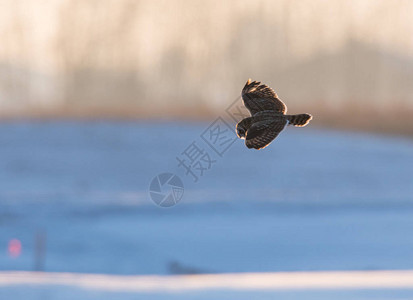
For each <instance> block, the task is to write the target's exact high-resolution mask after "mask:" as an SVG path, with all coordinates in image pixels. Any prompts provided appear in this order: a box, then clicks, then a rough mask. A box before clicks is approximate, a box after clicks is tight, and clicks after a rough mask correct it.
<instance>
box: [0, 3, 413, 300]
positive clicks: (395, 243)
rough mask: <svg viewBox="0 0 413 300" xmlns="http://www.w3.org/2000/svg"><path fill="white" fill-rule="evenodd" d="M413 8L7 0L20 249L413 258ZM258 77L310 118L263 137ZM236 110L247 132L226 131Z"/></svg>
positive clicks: (98, 255)
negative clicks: (154, 188)
mask: <svg viewBox="0 0 413 300" xmlns="http://www.w3.org/2000/svg"><path fill="white" fill-rule="evenodd" d="M412 14H413V2H412V1H408V0H396V1H385V0H374V1H373V0H361V1H356V0H354V1H353V0H351V1H348V0H334V1H327V0H312V1H288V0H276V1H275V0H274V1H265V0H262V1H244V0H240V1H232V0H231V1H224V2H222V1H215V0H209V1H183V0H173V1H140V0H104V1H95V0H82V1H80V0H44V1H36V0H20V1H12V0H1V1H0V36H1V45H0V118H1V119H0V120H1V122H0V247H1V248H2V250H1V251H0V269H1V270H2V271H10V270H15V271H46V272H74V273H104V274H120V275H126V274H129V275H132V274H133V275H139V274H140V275H145V274H157V275H177V274H204V273H218V274H221V273H233V272H241V273H243V272H277V271H326V270H343V271H348V270H359V271H360V270H389V269H398V270H406V269H413V235H412V233H413V196H412V195H413V151H412V150H413V141H412V139H411V137H412V134H413V117H412V116H413V20H412ZM248 78H252V79H253V80H258V81H262V82H264V83H266V84H268V85H269V86H271V87H273V88H274V89H275V91H276V92H277V94H278V95H279V96H280V98H281V99H282V100H283V101H284V102H285V103H286V104H287V106H288V109H289V112H290V113H303V112H308V113H311V114H312V115H313V117H314V119H313V120H312V121H311V123H310V125H309V126H307V127H306V128H287V129H286V130H285V131H284V132H283V133H282V134H281V135H280V137H279V138H277V140H276V141H275V142H273V143H272V144H271V145H270V146H269V147H267V148H266V149H264V150H261V151H251V150H249V149H247V148H246V147H245V145H244V144H243V141H242V140H238V139H237V138H236V137H235V138H234V133H233V132H232V130H233V128H234V127H233V126H234V125H235V122H236V120H235V119H234V118H231V117H232V116H233V114H231V113H230V110H232V111H234V110H233V109H234V107H241V106H242V103H241V100H240V98H239V96H240V92H241V89H242V87H243V86H244V84H245V82H246V80H247V79H248ZM218 117H219V119H217V118H218ZM217 125H220V126H221V129H222V128H224V129H225V130H227V133H229V132H232V136H231V134H230V135H229V137H228V138H229V139H230V142H229V143H228V144H227V145H229V146H228V147H226V146H225V147H224V148H221V149H217V148H216V147H215V148H214V146H216V145H215V144H214V143H213V145H211V141H210V142H209V143H208V141H207V140H206V137H207V136H208V133H209V132H211V130H214V128H215V129H216V126H217ZM214 126H215V127H214ZM210 137H211V136H210ZM193 143H195V145H197V146H198V147H199V148H200V149H202V151H203V152H202V153H206V154H208V157H209V158H210V161H209V165H208V166H207V168H206V169H205V170H204V171H202V172H201V171H200V170H199V169H196V168H193V169H192V170H193V172H195V173H196V175H197V176H196V177H197V180H194V176H193V174H192V173H191V172H189V171H188V169H186V168H185V167H184V166H183V165H182V164H179V159H182V158H183V157H185V155H186V152H187V150H188V148H189V147H190V146H191V145H194V144H193ZM217 150H218V151H217ZM187 158H188V157H187ZM204 162H205V160H204ZM164 172H171V173H173V174H177V176H178V177H179V178H180V179H181V180H182V182H183V185H184V196H183V198H182V200H181V201H180V203H179V204H178V205H176V206H173V207H170V208H161V207H159V206H157V205H156V204H155V203H153V202H152V200H151V194H150V193H149V186H150V184H151V181H152V179H153V178H154V177H155V176H157V175H158V174H160V173H164ZM165 193H167V192H165ZM0 281H1V280H0ZM3 285H4V284H3ZM15 292H16V290H15V288H14V287H5V288H2V289H0V294H2V293H3V295H5V296H8V295H11V294H13V293H15ZM32 292H33V291H32ZM44 293H46V292H45V291H44V290H42V291H41V293H40V294H39V295H40V296H39V297H40V298H43V297H44V295H45V294H44ZM412 294H413V292H412ZM55 296H56V294H50V295H49V297H51V298H56V297H55ZM118 296H119V295H118ZM319 296H320V295H318V296H317V299H320V298H319ZM330 296H331V295H329V297H330ZM300 297H301V296H300ZM40 298H39V299H40ZM145 299H146V298H145ZM301 299H302V298H301Z"/></svg>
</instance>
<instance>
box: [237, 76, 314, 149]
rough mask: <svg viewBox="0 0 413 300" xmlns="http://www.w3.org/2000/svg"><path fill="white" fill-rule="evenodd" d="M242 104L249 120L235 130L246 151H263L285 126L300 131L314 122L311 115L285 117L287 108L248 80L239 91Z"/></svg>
mask: <svg viewBox="0 0 413 300" xmlns="http://www.w3.org/2000/svg"><path fill="white" fill-rule="evenodd" d="M242 100H243V101H244V105H245V107H246V108H247V109H248V110H249V112H250V113H251V117H248V118H245V119H243V120H242V121H240V122H239V123H238V124H237V126H236V130H237V135H238V137H239V138H240V139H245V145H246V146H247V147H248V148H254V149H258V150H259V149H262V148H265V147H267V146H268V145H269V144H270V143H271V142H272V140H274V139H275V138H276V137H277V135H278V134H279V133H280V132H281V131H282V130H283V129H284V127H285V126H286V125H290V124H291V125H294V126H297V127H303V126H305V125H307V124H308V123H309V122H310V120H311V119H312V118H313V117H312V116H311V115H310V114H299V115H286V112H287V106H286V105H285V104H284V103H283V102H282V101H281V100H280V99H279V98H278V96H277V94H276V93H275V92H274V90H273V89H272V88H270V87H269V86H267V85H265V84H261V82H257V81H251V79H248V81H247V83H246V84H245V86H244V88H243V89H242Z"/></svg>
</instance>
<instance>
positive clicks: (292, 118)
mask: <svg viewBox="0 0 413 300" xmlns="http://www.w3.org/2000/svg"><path fill="white" fill-rule="evenodd" d="M312 118H313V116H312V115H310V114H299V115H287V120H288V124H291V125H294V126H297V127H303V126H305V125H307V124H308V123H309V122H310V120H311V119H312Z"/></svg>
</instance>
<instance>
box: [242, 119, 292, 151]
mask: <svg viewBox="0 0 413 300" xmlns="http://www.w3.org/2000/svg"><path fill="white" fill-rule="evenodd" d="M285 124H286V123H285V122H268V121H260V122H256V123H254V124H252V126H251V127H250V128H249V129H248V131H247V136H246V138H245V145H246V146H247V147H248V148H254V149H262V148H265V147H267V146H268V145H269V144H270V143H271V142H272V141H273V140H274V139H275V138H276V137H277V136H278V134H279V133H280V132H281V131H282V130H283V129H284V127H285Z"/></svg>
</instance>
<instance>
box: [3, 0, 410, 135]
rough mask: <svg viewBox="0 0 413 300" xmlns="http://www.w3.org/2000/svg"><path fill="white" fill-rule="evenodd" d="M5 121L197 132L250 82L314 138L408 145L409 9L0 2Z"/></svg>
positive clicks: (106, 0)
mask: <svg viewBox="0 0 413 300" xmlns="http://www.w3.org/2000/svg"><path fill="white" fill-rule="evenodd" d="M0 8H1V9H0V36H1V37H2V42H1V46H0V115H1V116H2V118H3V119H9V118H16V117H17V118H27V117H30V118H32V117H38V118H45V117H48V118H61V117H70V118H76V117H78V118H168V119H174V118H177V119H182V118H189V119H200V118H204V119H205V118H211V117H214V116H216V115H218V114H221V113H222V112H223V111H224V110H225V108H226V107H227V106H228V105H229V104H230V103H231V102H232V101H233V100H234V98H236V97H237V96H238V95H239V93H240V90H241V88H242V86H243V84H244V83H245V81H246V80H247V79H248V78H250V77H251V78H253V79H256V80H260V81H263V82H265V83H267V84H269V85H271V86H272V87H273V88H274V89H275V90H276V91H277V93H278V94H279V95H280V97H281V98H282V99H283V100H285V102H286V103H287V104H288V106H289V111H290V112H302V111H308V112H310V113H312V114H313V115H314V116H315V119H314V124H318V125H320V126H326V125H328V126H335V127H344V128H350V129H363V130H374V131H378V132H398V133H403V134H412V135H413V19H412V18H411V16H412V15H413V2H412V1H408V0H395V1H386V0H333V1H328V0H312V1H309V0H302V1H289V0H278V1H266V0H262V1H246V0H240V1H235V0H229V1H224V2H222V1H216V0H209V1H199V0H195V1H189V0H188V1H184V0H173V1H161V0H158V1H138V0H102V1H97V0H44V1H37V0H17V1H13V0H0Z"/></svg>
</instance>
